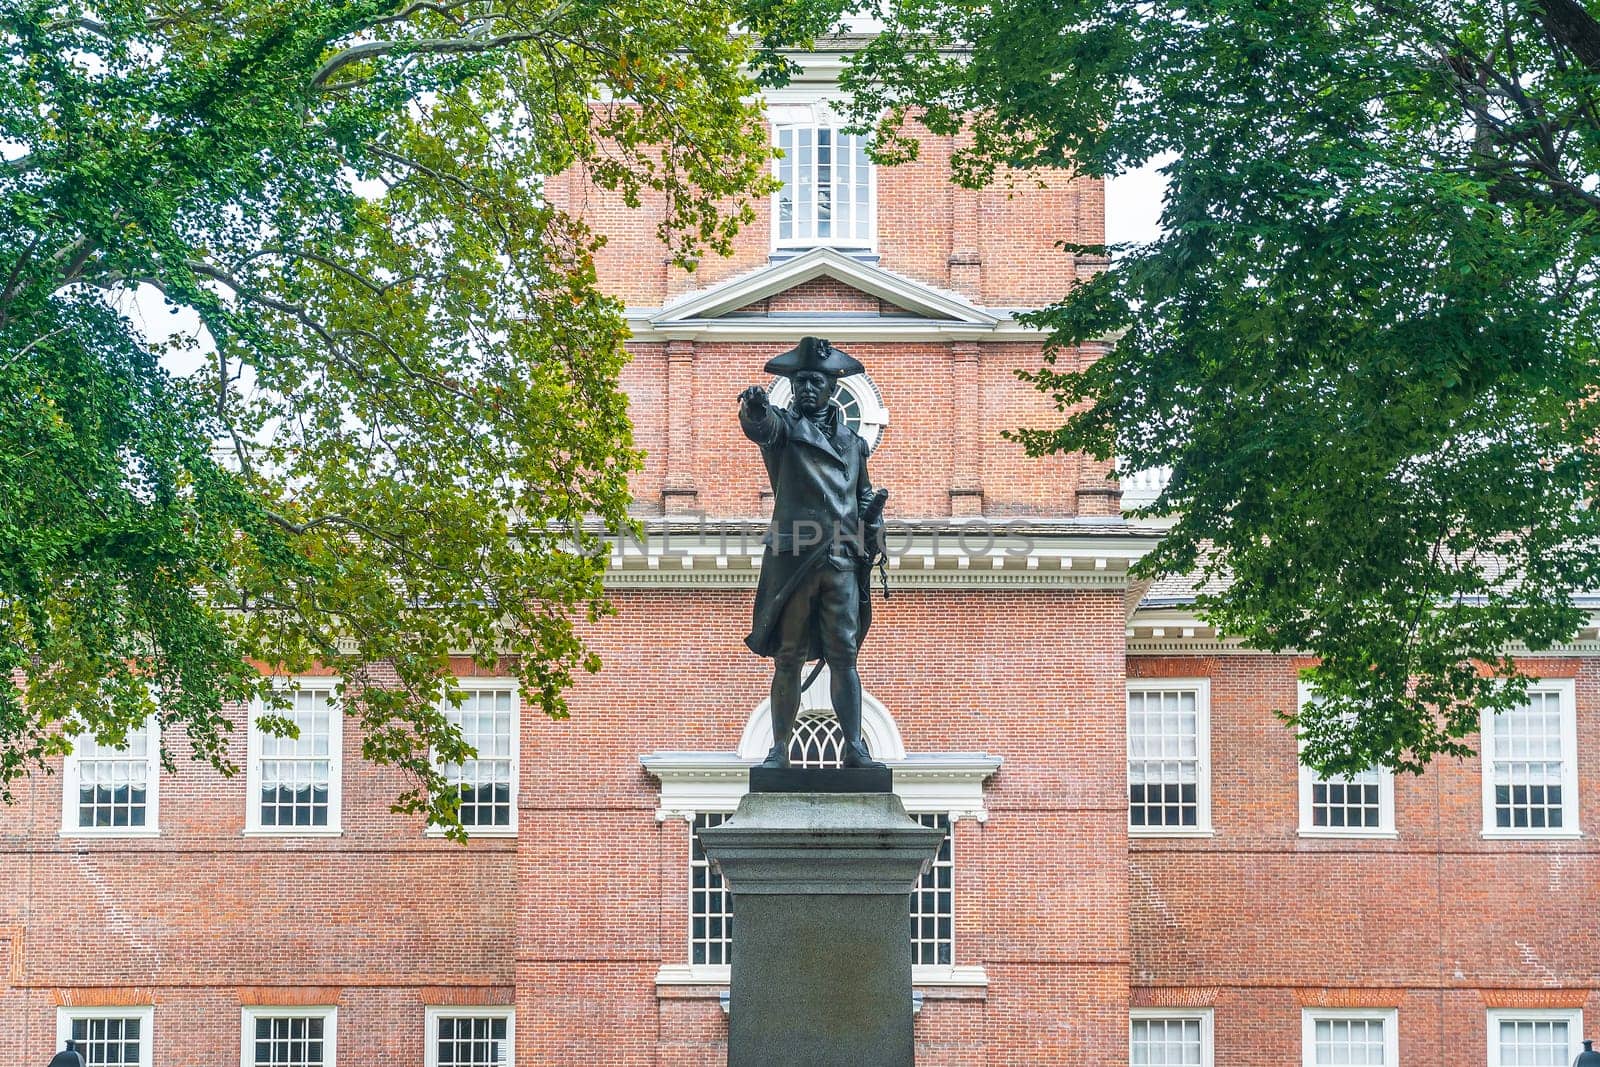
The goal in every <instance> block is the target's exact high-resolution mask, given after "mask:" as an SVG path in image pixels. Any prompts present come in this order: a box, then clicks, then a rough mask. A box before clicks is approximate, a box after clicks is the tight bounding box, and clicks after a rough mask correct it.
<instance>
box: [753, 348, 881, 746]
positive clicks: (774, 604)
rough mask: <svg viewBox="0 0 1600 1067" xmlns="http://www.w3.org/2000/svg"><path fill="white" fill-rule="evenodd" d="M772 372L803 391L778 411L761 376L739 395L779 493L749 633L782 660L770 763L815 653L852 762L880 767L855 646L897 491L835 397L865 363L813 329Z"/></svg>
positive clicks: (776, 663)
mask: <svg viewBox="0 0 1600 1067" xmlns="http://www.w3.org/2000/svg"><path fill="white" fill-rule="evenodd" d="M765 370H766V371H767V373H769V374H778V375H783V376H785V377H787V378H788V379H789V381H790V383H791V385H792V386H793V388H794V397H793V399H792V400H791V401H790V403H789V407H788V408H787V409H778V408H775V407H773V406H772V405H771V404H769V403H768V402H767V392H766V390H765V389H763V388H762V387H761V386H759V385H752V386H751V387H750V388H748V389H746V390H745V391H744V392H743V393H741V394H740V395H739V425H740V427H742V428H743V430H744V434H745V436H746V437H748V438H750V440H752V441H754V442H755V443H756V444H758V445H760V446H761V458H762V460H763V461H764V462H765V463H766V466H767V478H768V480H769V481H770V482H771V484H772V492H773V496H774V498H775V500H774V504H773V509H772V523H771V525H770V526H769V527H768V529H767V535H766V538H765V545H766V549H765V552H764V554H763V558H762V562H761V578H760V581H759V583H758V584H757V586H756V604H755V616H754V622H753V624H752V625H751V628H750V636H749V637H747V638H745V644H747V645H749V646H750V649H751V651H753V652H755V653H756V654H757V655H761V656H771V657H772V660H773V673H772V751H770V752H768V753H767V758H766V760H765V761H764V762H763V763H762V766H764V767H788V766H789V741H790V738H791V737H792V736H793V733H794V725H795V716H796V715H797V714H798V712H799V710H800V693H801V691H802V688H803V687H802V685H801V682H800V669H801V667H802V666H803V665H804V664H805V662H806V661H807V660H813V659H815V660H821V661H822V662H825V663H826V664H827V665H828V672H829V681H830V683H831V688H830V694H829V695H830V697H831V698H832V703H833V713H834V715H835V716H837V717H838V720H839V728H840V730H841V731H842V732H843V734H844V738H845V745H844V754H843V761H842V762H843V764H844V766H846V767H882V766H883V764H881V763H878V762H876V761H875V760H873V758H872V756H871V755H870V754H869V753H868V752H867V749H866V746H865V745H863V744H862V743H861V678H860V676H859V675H857V673H856V653H857V652H858V651H859V650H860V648H861V641H862V638H864V637H865V636H866V632H867V628H868V627H869V626H870V625H871V623H872V601H871V599H870V596H869V593H870V589H871V567H872V563H873V560H874V559H875V558H876V556H877V553H878V552H879V550H880V548H881V545H882V541H883V530H882V515H883V505H884V502H885V501H886V500H887V499H888V496H889V493H888V490H884V489H879V490H876V491H875V490H874V489H873V488H872V483H871V481H869V480H868V478H867V444H866V442H865V441H863V440H862V439H861V438H860V437H859V436H858V435H857V434H856V433H855V431H854V430H852V429H850V427H849V426H847V425H845V423H844V421H843V419H841V418H840V417H839V415H840V412H839V409H838V408H837V407H836V406H835V405H834V404H833V403H832V399H833V393H834V389H835V388H836V387H837V385H838V381H839V379H840V378H842V377H845V376H847V375H851V374H860V373H861V372H862V370H863V368H862V366H861V364H860V363H857V362H856V361H855V360H854V359H852V358H851V357H850V356H847V355H846V354H845V353H843V352H841V351H839V350H838V349H837V348H834V347H833V346H832V345H830V344H829V343H828V342H827V341H824V340H822V339H821V338H818V337H806V338H803V339H802V340H801V341H800V344H799V345H798V346H797V347H795V348H793V349H791V350H790V351H788V352H785V353H783V354H782V355H781V356H777V357H775V358H773V359H771V360H769V361H768V362H767V365H766V367H765ZM818 669H819V670H820V664H819V667H818ZM815 677H816V672H815V671H813V672H812V675H811V678H815ZM809 683H810V679H807V684H809Z"/></svg>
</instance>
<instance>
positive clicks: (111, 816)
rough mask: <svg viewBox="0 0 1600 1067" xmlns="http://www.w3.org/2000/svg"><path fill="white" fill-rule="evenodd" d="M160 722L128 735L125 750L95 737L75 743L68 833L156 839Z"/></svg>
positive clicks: (67, 784) (65, 818)
mask: <svg viewBox="0 0 1600 1067" xmlns="http://www.w3.org/2000/svg"><path fill="white" fill-rule="evenodd" d="M158 737H159V735H158V734H157V732H156V725H155V720H154V719H152V720H150V722H148V723H146V724H145V725H144V726H143V727H142V728H140V729H138V730H130V731H128V736H127V741H126V743H125V744H124V745H122V746H121V747H120V748H115V747H112V746H110V745H103V744H101V743H100V742H98V741H96V740H95V739H94V738H93V737H80V738H78V739H77V741H75V742H74V743H73V746H72V755H70V756H68V757H67V759H66V763H65V766H64V768H63V774H62V779H63V785H64V788H65V801H64V805H63V809H62V820H61V828H62V830H63V831H64V832H66V833H104V834H122V833H153V832H154V831H155V829H156V789H157V784H158V782H159V781H160V771H161V763H160V761H161V743H160V741H159V740H158Z"/></svg>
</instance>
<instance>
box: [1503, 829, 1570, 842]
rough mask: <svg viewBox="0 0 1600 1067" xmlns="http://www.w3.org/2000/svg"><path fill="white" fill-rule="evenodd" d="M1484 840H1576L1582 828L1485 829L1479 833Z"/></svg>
mask: <svg viewBox="0 0 1600 1067" xmlns="http://www.w3.org/2000/svg"><path fill="white" fill-rule="evenodd" d="M1479 836H1480V837H1482V838H1483V839H1484V840H1485V841H1577V840H1579V839H1581V838H1582V837H1583V831H1582V830H1498V829H1496V830H1485V831H1483V832H1482V833H1481V834H1480V835H1479Z"/></svg>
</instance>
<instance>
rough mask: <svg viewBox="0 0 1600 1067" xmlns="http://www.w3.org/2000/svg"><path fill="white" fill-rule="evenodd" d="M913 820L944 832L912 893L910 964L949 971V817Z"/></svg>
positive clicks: (925, 814) (922, 814) (926, 815)
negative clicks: (947, 969) (936, 851)
mask: <svg viewBox="0 0 1600 1067" xmlns="http://www.w3.org/2000/svg"><path fill="white" fill-rule="evenodd" d="M912 818H913V819H915V820H917V821H918V822H920V823H921V824H922V825H923V826H926V827H928V829H930V830H943V831H944V840H943V841H941V842H940V843H939V851H938V853H937V854H936V855H935V856H934V857H933V862H932V863H931V864H929V865H928V869H927V870H926V871H925V872H923V875H922V880H921V881H920V882H918V883H917V888H916V889H914V890H912V891H911V962H912V963H921V964H928V965H932V966H936V967H949V966H950V965H951V964H953V963H955V951H954V950H955V873H956V865H955V856H954V855H953V854H952V852H951V848H952V843H951V833H950V816H948V815H945V814H943V813H941V812H932V811H924V812H918V813H917V814H915V815H913V816H912Z"/></svg>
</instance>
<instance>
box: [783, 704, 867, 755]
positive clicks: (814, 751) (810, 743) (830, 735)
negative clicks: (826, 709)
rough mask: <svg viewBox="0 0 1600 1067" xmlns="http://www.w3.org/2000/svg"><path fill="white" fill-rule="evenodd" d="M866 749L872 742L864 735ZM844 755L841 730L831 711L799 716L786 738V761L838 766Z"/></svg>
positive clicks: (842, 732)
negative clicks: (787, 755)
mask: <svg viewBox="0 0 1600 1067" xmlns="http://www.w3.org/2000/svg"><path fill="white" fill-rule="evenodd" d="M862 743H863V744H864V745H865V746H866V749H867V751H868V752H871V751H872V744H871V742H868V741H866V740H865V739H863V741H862ZM843 759H844V731H843V730H842V729H840V728H839V720H838V719H837V718H836V717H835V716H833V715H832V714H817V713H812V714H809V715H802V716H800V718H799V720H798V721H797V722H796V723H795V724H794V736H793V737H792V738H790V740H789V762H790V763H792V764H794V765H795V766H796V767H838V766H840V764H841V762H842V760H843Z"/></svg>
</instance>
